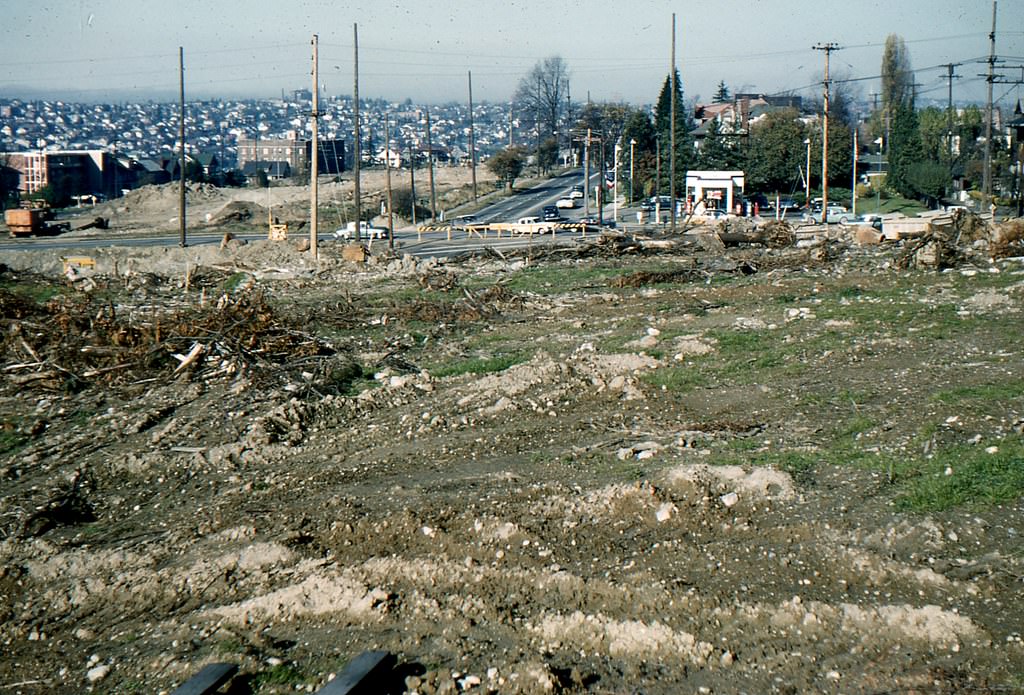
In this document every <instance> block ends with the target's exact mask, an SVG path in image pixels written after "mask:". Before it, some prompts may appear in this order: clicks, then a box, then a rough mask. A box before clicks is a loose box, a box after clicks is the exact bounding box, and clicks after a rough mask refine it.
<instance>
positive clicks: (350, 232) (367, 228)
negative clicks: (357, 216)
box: [334, 221, 388, 241]
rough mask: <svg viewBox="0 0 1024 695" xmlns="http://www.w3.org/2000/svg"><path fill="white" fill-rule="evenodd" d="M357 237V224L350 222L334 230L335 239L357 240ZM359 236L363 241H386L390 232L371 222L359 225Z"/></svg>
mask: <svg viewBox="0 0 1024 695" xmlns="http://www.w3.org/2000/svg"><path fill="white" fill-rule="evenodd" d="M355 235H356V223H355V222H349V223H348V224H347V225H345V226H344V227H339V228H338V229H335V230H334V237H335V238H336V239H345V240H346V241H347V240H349V239H353V238H355ZM359 236H360V237H361V238H363V239H386V238H387V236H388V230H386V229H384V228H383V227H374V226H373V225H371V224H370V223H369V222H366V221H363V222H360V223H359Z"/></svg>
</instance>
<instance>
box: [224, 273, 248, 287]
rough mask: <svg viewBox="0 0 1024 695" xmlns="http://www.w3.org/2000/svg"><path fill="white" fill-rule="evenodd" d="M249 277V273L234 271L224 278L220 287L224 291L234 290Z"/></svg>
mask: <svg viewBox="0 0 1024 695" xmlns="http://www.w3.org/2000/svg"><path fill="white" fill-rule="evenodd" d="M248 277H249V273H242V272H238V273H232V274H231V275H228V276H227V277H226V278H224V282H222V283H221V284H220V287H221V289H222V290H223V291H224V292H234V291H235V290H236V289H238V287H239V286H240V285H241V284H242V283H243V282H245V280H246V278H248Z"/></svg>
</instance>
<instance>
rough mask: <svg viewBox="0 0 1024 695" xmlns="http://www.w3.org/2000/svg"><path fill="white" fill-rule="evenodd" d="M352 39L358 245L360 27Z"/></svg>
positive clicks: (355, 27)
mask: <svg viewBox="0 0 1024 695" xmlns="http://www.w3.org/2000/svg"><path fill="white" fill-rule="evenodd" d="M352 38H353V49H352V50H353V52H354V69H353V83H352V106H353V110H354V117H355V126H356V130H355V150H354V151H353V153H352V155H353V169H354V172H355V177H356V178H355V181H354V182H353V183H354V188H353V191H354V194H355V205H356V210H355V215H356V243H359V242H360V241H362V232H363V230H362V226H363V225H362V219H363V210H362V208H363V197H362V191H360V189H359V166H360V164H361V160H362V158H363V153H362V149H361V145H360V142H359V141H360V140H361V139H362V137H363V136H362V131H361V130H360V128H359V25H358V24H353V25H352Z"/></svg>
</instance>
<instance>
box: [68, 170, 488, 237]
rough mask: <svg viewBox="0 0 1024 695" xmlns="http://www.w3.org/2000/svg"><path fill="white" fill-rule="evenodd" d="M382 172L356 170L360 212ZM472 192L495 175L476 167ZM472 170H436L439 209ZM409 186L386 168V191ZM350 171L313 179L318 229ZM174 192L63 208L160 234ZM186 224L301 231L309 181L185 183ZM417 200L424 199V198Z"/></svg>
mask: <svg viewBox="0 0 1024 695" xmlns="http://www.w3.org/2000/svg"><path fill="white" fill-rule="evenodd" d="M415 177H416V178H415V188H416V197H417V198H418V199H419V200H420V204H421V205H424V204H425V205H426V207H427V208H428V209H429V207H430V202H429V201H430V177H429V171H428V170H427V169H417V170H416V172H415ZM385 178H386V173H385V172H384V171H380V170H376V169H373V170H367V171H363V172H361V173H360V190H361V194H362V196H361V197H362V203H361V204H362V206H363V209H364V210H380V208H381V202H382V201H384V200H386V193H385V191H386V184H385ZM476 179H477V190H478V192H479V193H480V194H483V193H485V192H488V191H492V190H493V189H494V185H493V184H494V180H495V178H494V174H492V173H491V172H490V171H489V170H488V169H487V168H486V167H477V170H476ZM471 181H472V172H471V170H470V169H469V168H467V167H440V166H439V167H435V169H434V196H435V198H436V200H437V206H438V214H439V215H440V214H441V213H442V212H444V211H447V210H451V209H453V208H455V207H457V206H459V205H462V204H464V203H465V202H466V201H467V199H468V198H469V193H468V191H469V190H471V189H470V188H469V186H470V184H471ZM400 188H405V189H409V188H410V180H409V172H408V171H401V170H396V171H394V172H392V189H393V190H394V191H397V190H399V189H400ZM354 189H355V183H354V176H353V174H352V173H351V172H347V173H345V174H343V175H342V176H341V177H340V179H339V180H327V178H324V179H323V180H321V182H320V187H319V190H318V193H317V195H318V199H319V207H320V218H321V219H320V225H319V226H320V227H321V231H322V232H330V231H332V230H334V229H337V228H339V227H341V226H343V225H344V224H345V223H346V222H349V221H350V217H348V215H349V214H350V210H349V208H347V207H346V206H348V205H351V204H352V201H353V199H354V198H353V196H354ZM180 197H181V191H180V190H179V188H178V185H177V184H176V183H175V184H170V185H165V186H143V187H142V188H139V189H136V190H134V191H132V192H130V193H129V194H128V195H126V196H124V197H123V198H118V199H116V200H113V201H109V202H106V203H101V204H99V205H96V206H92V207H90V206H86V207H82V208H80V209H71V210H69V211H68V221H69V222H70V223H71V226H72V228H77V227H79V226H82V225H84V224H86V223H88V222H92V221H93V220H94V219H95V218H96V217H102V218H104V219H106V220H107V221H108V222H109V224H110V227H111V229H112V230H115V231H118V232H125V233H140V232H141V233H154V232H155V233H160V232H162V233H167V232H172V231H177V230H178V228H179V224H180V223H179V220H178V205H179V201H180ZM185 199H186V221H187V224H188V227H189V229H192V230H197V231H206V230H210V229H214V230H226V229H230V228H232V227H253V226H256V227H259V226H262V228H263V229H266V225H267V222H268V219H269V218H270V217H271V216H273V217H275V218H277V219H278V221H280V222H287V223H288V224H289V226H290V227H291V228H292V229H301V227H302V226H303V225H305V224H307V223H308V222H309V204H310V190H309V186H294V185H287V184H284V183H282V182H273V184H272V185H271V186H270V187H268V188H258V187H245V188H217V187H216V186H212V185H209V184H188V186H187V187H186V195H185ZM423 201H426V202H425V203H424V202H423ZM382 221H383V222H385V223H386V220H385V219H384V218H383V217H381V218H379V219H378V223H381V222H382ZM394 223H395V226H396V228H403V227H405V226H407V225H409V224H410V220H405V219H402V218H396V219H395V222H394Z"/></svg>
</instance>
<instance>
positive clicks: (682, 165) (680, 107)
mask: <svg viewBox="0 0 1024 695" xmlns="http://www.w3.org/2000/svg"><path fill="white" fill-rule="evenodd" d="M675 83H676V88H675V90H673V89H672V76H671V75H669V76H668V77H666V78H665V83H664V84H663V85H662V87H661V93H660V94H659V95H658V103H657V106H656V107H655V109H654V130H655V132H656V133H657V137H658V139H659V149H660V153H659V154H660V156H661V168H662V176H661V181H662V189H663V190H662V191H659V193H661V192H666V193H667V192H668V181H669V174H668V172H669V166H668V161H669V159H668V157H669V151H670V148H671V137H670V135H671V122H672V117H671V116H672V112H671V109H672V102H673V101H674V102H675V109H676V130H675V136H676V137H675V140H676V157H675V163H676V191H675V193H676V195H677V196H678V195H679V194H680V193H681V192H684V191H685V189H686V171H687V170H688V169H689V168H690V166H691V164H692V163H693V161H694V158H695V157H694V151H693V137H692V135H691V132H690V131H692V130H693V116H692V115H691V114H690V113H689V111H688V110H687V109H686V106H685V105H684V104H683V83H682V80H680V79H679V71H678V70H676V71H675ZM673 91H674V94H673Z"/></svg>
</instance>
